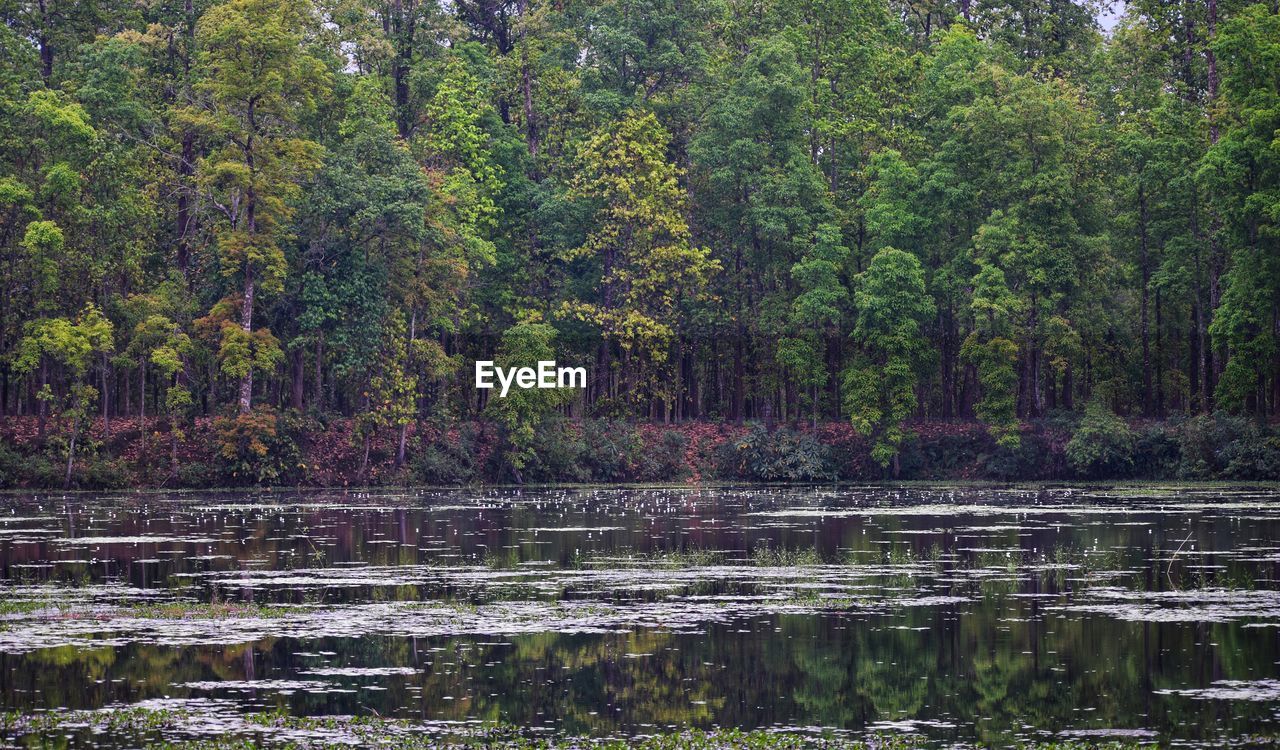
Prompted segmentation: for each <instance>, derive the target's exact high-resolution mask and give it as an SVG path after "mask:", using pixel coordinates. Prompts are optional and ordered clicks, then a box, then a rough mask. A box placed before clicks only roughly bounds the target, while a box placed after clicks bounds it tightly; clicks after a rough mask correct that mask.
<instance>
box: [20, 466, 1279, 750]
mask: <svg viewBox="0 0 1280 750" xmlns="http://www.w3.org/2000/svg"><path fill="white" fill-rule="evenodd" d="M1278 501H1280V496H1278V494H1277V491H1276V490H1258V489H1246V488H1222V487H1213V488H1209V487H1201V488H1173V487H1169V488H1157V487H1140V488H1123V489H1111V490H1106V489H1082V488H1077V489H1035V490H992V489H976V488H911V489H904V488H890V489H872V488H868V489H850V490H839V491H836V490H826V489H818V490H814V489H804V490H779V489H745V490H735V489H705V490H667V489H663V490H616V489H602V490H573V491H535V492H514V491H475V490H471V491H457V492H407V493H395V492H387V493H372V494H369V493H351V494H346V493H333V492H318V493H305V494H294V493H271V494H243V493H241V494H200V493H175V494H142V495H138V494H104V495H61V494H52V495H49V494H44V495H11V496H6V497H3V498H0V697H2V701H3V708H4V710H6V711H9V712H15V714H14V715H13V716H11V718H10V719H9V720H8V724H7V725H6V726H5V728H4V733H5V734H7V735H8V737H9V738H10V739H11V740H12V739H19V740H21V739H24V735H26V736H25V740H26V741H31V740H32V739H33V738H35V737H37V736H39V735H42V734H46V735H47V734H50V733H51V732H52V731H53V730H52V729H51V728H50V727H49V725H47V724H44V725H42V724H40V723H39V721H40V720H41V719H42V717H43V718H44V719H48V717H50V716H53V715H55V714H56V715H58V716H63V717H67V716H70V717H73V718H72V719H69V720H63V721H65V722H66V723H65V725H64V726H59V727H58V729H57V732H56V733H57V735H58V736H59V737H60V738H64V740H63V741H65V742H67V743H69V744H71V745H84V746H88V745H94V746H113V745H118V746H125V745H132V744H136V743H137V742H138V739H137V738H138V736H139V734H138V733H139V732H141V733H142V734H144V735H146V736H147V737H151V738H155V737H166V738H173V737H179V738H186V739H190V738H198V737H202V736H204V737H219V736H227V735H228V734H234V733H238V732H243V733H250V734H253V735H254V736H257V737H259V738H261V739H266V740H272V739H298V738H299V737H302V738H303V739H305V735H306V732H307V730H306V728H305V726H304V725H300V724H298V725H295V724H289V722H288V721H284V720H283V718H282V716H281V715H282V714H289V715H293V716H309V717H322V716H344V717H345V716H366V717H368V716H376V717H384V718H394V719H403V720H405V721H404V722H402V723H401V724H397V726H406V727H412V731H420V732H432V733H440V734H441V735H442V736H444V735H452V734H459V733H462V734H465V733H466V732H471V731H475V730H477V729H482V728H487V727H493V726H506V725H514V726H517V727H521V728H523V729H524V730H534V729H537V730H545V731H546V733H547V734H548V735H551V736H592V737H604V736H610V737H631V736H638V735H650V734H655V733H661V732H665V731H672V730H678V729H684V728H688V727H697V728H704V729H714V728H720V727H739V728H744V729H755V728H770V729H779V728H784V729H788V730H794V731H802V732H810V733H824V734H833V735H843V736H848V737H851V738H858V737H863V736H866V735H868V734H869V733H870V734H876V735H883V734H904V733H905V734H911V735H913V736H916V737H919V738H921V739H922V740H923V741H926V742H930V743H940V744H953V743H961V744H964V743H978V742H981V743H996V744H1003V743H1011V742H1017V741H1040V740H1055V739H1056V740H1062V739H1077V740H1083V741H1094V740H1099V739H1119V740H1124V741H1159V742H1162V743H1163V742H1171V741H1172V742H1178V743H1181V744H1186V745H1193V746H1194V745H1202V746H1220V745H1221V744H1223V743H1224V742H1227V741H1230V740H1241V739H1243V738H1256V737H1259V736H1263V737H1271V736H1277V735H1280V729H1278V726H1277V725H1278V724H1280V664H1278V663H1277V662H1278V660H1280V639H1278V636H1280V582H1278V581H1277V574H1278V572H1280V502H1278ZM122 706H136V707H137V706H140V707H143V708H144V709H147V710H151V711H156V712H159V713H158V714H157V715H159V716H161V719H153V722H155V723H156V725H155V726H143V727H138V726H131V725H130V726H124V725H127V724H129V722H128V721H126V720H124V719H119V720H117V721H116V723H115V724H113V725H111V726H104V725H103V721H104V720H105V719H104V718H103V717H106V716H109V715H110V714H108V713H106V712H97V710H98V709H103V708H119V707H122ZM68 710H72V711H79V712H81V713H78V714H71V713H68ZM265 712H278V713H272V714H271V716H274V717H277V718H276V719H275V720H273V722H264V721H263V719H262V717H263V715H264V713H265ZM118 715H119V716H127V714H118ZM264 724H265V725H269V726H268V728H266V729H264ZM264 732H265V734H264Z"/></svg>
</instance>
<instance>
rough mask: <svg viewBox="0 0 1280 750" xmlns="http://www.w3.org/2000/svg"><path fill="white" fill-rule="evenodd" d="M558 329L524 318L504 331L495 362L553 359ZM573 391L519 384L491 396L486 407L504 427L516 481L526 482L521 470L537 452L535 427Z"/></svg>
mask: <svg viewBox="0 0 1280 750" xmlns="http://www.w3.org/2000/svg"><path fill="white" fill-rule="evenodd" d="M555 338H556V329H555V328H554V327H552V326H550V325H548V324H546V323H540V322H536V321H524V322H520V323H517V324H515V325H514V326H512V327H510V328H508V329H507V330H506V331H503V333H502V343H501V344H499V346H498V352H497V358H496V359H495V363H496V365H497V366H498V367H507V368H515V367H531V366H533V365H534V364H536V363H537V362H540V361H543V360H554V359H555V358H556V356H555V349H554V347H553V344H554V342H555ZM572 396H573V392H572V391H569V390H567V389H561V388H517V389H512V390H511V391H510V392H509V393H507V395H506V397H505V398H502V397H491V398H490V399H489V402H488V403H487V404H486V405H485V411H486V412H487V413H488V414H489V415H490V416H491V417H492V418H493V419H494V420H495V421H496V422H497V423H498V425H499V427H500V428H501V430H502V438H503V446H504V450H503V456H504V457H505V458H506V461H507V466H508V467H509V468H510V469H511V474H512V476H514V477H515V480H516V483H517V484H523V483H524V475H523V474H522V472H523V470H524V468H525V466H526V465H527V464H528V462H529V460H530V459H531V458H533V457H534V456H535V455H536V451H535V450H534V435H535V432H534V430H535V429H536V428H537V426H538V425H539V424H540V423H541V422H542V420H543V419H545V418H546V417H547V416H548V415H549V414H551V413H553V412H554V411H555V410H556V409H557V408H559V407H561V406H563V405H564V404H566V403H568V401H569V399H570V398H572Z"/></svg>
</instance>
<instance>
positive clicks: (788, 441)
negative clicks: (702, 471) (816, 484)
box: [716, 425, 836, 482]
mask: <svg viewBox="0 0 1280 750" xmlns="http://www.w3.org/2000/svg"><path fill="white" fill-rule="evenodd" d="M718 453H719V455H718V456H717V462H716V463H717V469H718V473H719V475H720V476H721V477H724V478H726V479H747V480H756V481H764V482H813V481H828V480H832V479H834V478H835V476H836V470H835V462H834V461H833V460H832V457H831V449H830V448H828V447H827V446H826V445H824V444H822V443H821V442H820V441H819V440H818V439H817V438H816V437H815V436H814V435H813V434H811V433H808V432H797V431H794V430H788V429H779V430H775V431H773V432H769V431H768V430H766V429H765V428H764V427H763V426H761V425H754V426H752V428H751V429H750V430H749V431H748V432H747V433H746V434H745V435H743V436H742V437H740V438H737V439H734V440H726V441H725V442H724V444H723V445H721V446H720V450H719V452H718Z"/></svg>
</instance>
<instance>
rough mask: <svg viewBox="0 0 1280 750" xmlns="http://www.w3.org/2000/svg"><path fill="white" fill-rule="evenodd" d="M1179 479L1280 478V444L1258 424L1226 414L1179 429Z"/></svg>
mask: <svg viewBox="0 0 1280 750" xmlns="http://www.w3.org/2000/svg"><path fill="white" fill-rule="evenodd" d="M1178 444H1179V448H1180V451H1181V461H1180V462H1179V466H1178V474H1179V476H1181V477H1183V478H1187V479H1275V478H1280V440H1277V438H1276V437H1275V436H1274V435H1271V434H1269V433H1268V432H1267V431H1266V430H1265V429H1263V428H1262V427H1261V426H1260V425H1258V424H1257V423H1256V422H1254V421H1252V420H1250V419H1247V418H1245V417H1236V416H1232V415H1230V414H1226V413H1223V412H1215V413H1214V414H1212V415H1209V414H1202V415H1200V416H1197V417H1192V418H1191V419H1188V420H1186V421H1185V422H1183V423H1182V424H1181V425H1180V428H1179V429H1178Z"/></svg>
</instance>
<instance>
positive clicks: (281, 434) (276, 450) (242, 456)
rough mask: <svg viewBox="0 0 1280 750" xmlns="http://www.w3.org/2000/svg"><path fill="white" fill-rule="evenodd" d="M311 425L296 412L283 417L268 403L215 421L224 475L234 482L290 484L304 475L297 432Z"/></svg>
mask: <svg viewBox="0 0 1280 750" xmlns="http://www.w3.org/2000/svg"><path fill="white" fill-rule="evenodd" d="M309 426H310V425H308V424H307V421H306V420H305V419H304V418H302V417H299V416H296V415H287V416H286V417H280V416H279V415H277V414H276V412H275V410H274V409H272V408H271V407H269V406H261V407H258V408H257V409H254V410H253V411H251V412H249V413H248V414H239V415H236V416H234V417H219V418H218V419H216V420H215V421H214V430H215V432H216V434H217V441H218V458H219V465H220V468H221V472H222V476H223V479H224V480H225V481H226V482H228V483H229V484H232V485H245V484H290V483H293V482H295V481H296V480H297V479H298V478H300V475H301V468H302V450H301V449H300V448H299V446H298V441H297V439H296V438H297V436H299V435H303V434H305V433H306V430H307V428H308V427H309Z"/></svg>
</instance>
